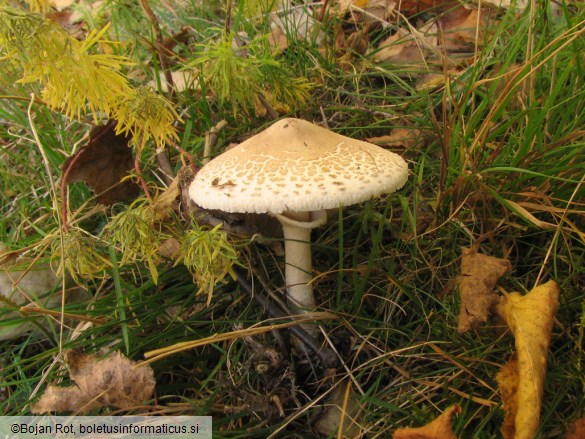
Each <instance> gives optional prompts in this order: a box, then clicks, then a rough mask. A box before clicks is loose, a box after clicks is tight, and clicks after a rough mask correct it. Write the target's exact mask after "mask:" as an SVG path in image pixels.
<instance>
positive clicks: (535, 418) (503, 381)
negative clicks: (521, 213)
mask: <svg viewBox="0 0 585 439" xmlns="http://www.w3.org/2000/svg"><path fill="white" fill-rule="evenodd" d="M558 300H559V287H558V285H557V284H556V282H554V281H549V282H547V283H545V284H543V285H540V286H538V287H536V288H534V289H533V290H532V291H530V292H529V293H528V294H526V295H525V296H522V295H520V294H519V293H510V294H507V295H505V296H504V297H502V299H501V301H500V303H499V304H498V305H497V306H496V311H497V313H498V314H499V315H500V317H502V318H503V319H504V320H505V321H506V323H507V325H508V327H509V328H510V330H511V331H512V333H513V334H514V338H515V344H516V351H517V359H516V358H514V356H513V358H512V359H511V361H510V362H509V363H508V364H507V365H506V366H504V367H503V368H502V370H501V371H500V373H499V374H498V377H497V380H498V384H499V385H500V389H501V393H502V399H503V403H504V408H505V410H506V417H505V419H504V431H503V433H504V438H505V439H508V438H514V439H532V438H534V435H535V433H536V431H537V429H538V425H539V418H540V406H541V400H542V394H543V391H544V378H545V375H546V363H547V357H548V348H549V344H550V337H551V332H552V325H553V318H554V315H555V313H556V310H557V306H558Z"/></svg>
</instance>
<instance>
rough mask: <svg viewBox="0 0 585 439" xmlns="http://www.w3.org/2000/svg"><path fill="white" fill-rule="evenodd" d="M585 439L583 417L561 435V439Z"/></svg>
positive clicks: (584, 418)
mask: <svg viewBox="0 0 585 439" xmlns="http://www.w3.org/2000/svg"><path fill="white" fill-rule="evenodd" d="M584 437H585V416H584V417H582V418H579V419H575V420H574V421H573V422H571V424H570V425H569V427H568V428H567V430H566V431H565V434H563V439H581V438H584Z"/></svg>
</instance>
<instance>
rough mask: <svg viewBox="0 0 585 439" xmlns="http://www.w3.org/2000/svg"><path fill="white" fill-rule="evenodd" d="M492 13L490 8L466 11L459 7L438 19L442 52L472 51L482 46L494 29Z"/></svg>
mask: <svg viewBox="0 0 585 439" xmlns="http://www.w3.org/2000/svg"><path fill="white" fill-rule="evenodd" d="M493 17H494V12H493V11H492V9H490V8H481V9H466V8H465V7H463V6H459V7H456V8H453V9H450V10H449V11H447V12H445V13H444V14H443V15H441V17H440V18H439V27H440V28H441V34H442V37H443V38H442V41H441V43H442V44H441V45H442V48H443V50H445V51H447V52H462V51H467V52H469V51H474V49H475V47H481V46H483V43H484V42H485V41H486V40H487V39H489V37H490V29H495V23H494V22H493Z"/></svg>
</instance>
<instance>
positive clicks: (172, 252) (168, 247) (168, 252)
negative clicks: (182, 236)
mask: <svg viewBox="0 0 585 439" xmlns="http://www.w3.org/2000/svg"><path fill="white" fill-rule="evenodd" d="M158 254H159V255H161V256H162V257H163V258H167V259H171V260H173V261H174V260H176V259H178V258H179V256H180V255H181V243H180V242H179V241H177V240H176V239H175V238H169V239H165V240H164V241H163V242H161V244H160V245H159V246H158Z"/></svg>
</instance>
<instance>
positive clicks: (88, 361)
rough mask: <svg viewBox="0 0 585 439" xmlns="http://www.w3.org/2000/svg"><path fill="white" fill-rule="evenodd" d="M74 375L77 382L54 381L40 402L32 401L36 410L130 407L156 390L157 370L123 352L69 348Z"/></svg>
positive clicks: (67, 356) (71, 371) (88, 410)
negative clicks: (86, 351)
mask: <svg viewBox="0 0 585 439" xmlns="http://www.w3.org/2000/svg"><path fill="white" fill-rule="evenodd" d="M66 362H67V365H68V366H69V374H70V376H71V379H72V380H73V381H75V383H76V385H75V386H69V387H61V386H55V385H52V384H50V385H49V386H48V387H47V390H46V391H45V393H44V394H43V395H42V396H41V398H40V399H39V401H38V402H36V403H35V404H32V405H31V411H32V412H33V413H38V414H42V413H50V412H59V413H61V412H74V413H80V414H84V413H88V412H90V411H92V410H95V409H97V408H99V407H102V406H112V407H116V408H119V409H130V408H132V407H134V406H136V405H138V404H141V403H142V402H144V401H147V400H149V399H150V398H151V397H152V394H153V392H154V385H155V381H154V372H153V371H152V368H151V367H150V366H148V365H145V366H139V367H137V364H136V362H134V361H131V360H129V359H128V358H126V357H125V356H123V355H122V354H121V353H120V352H114V353H112V354H110V355H108V356H106V357H104V358H100V357H99V356H97V355H92V354H84V353H80V352H76V351H69V352H68V353H67V355H66Z"/></svg>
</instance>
